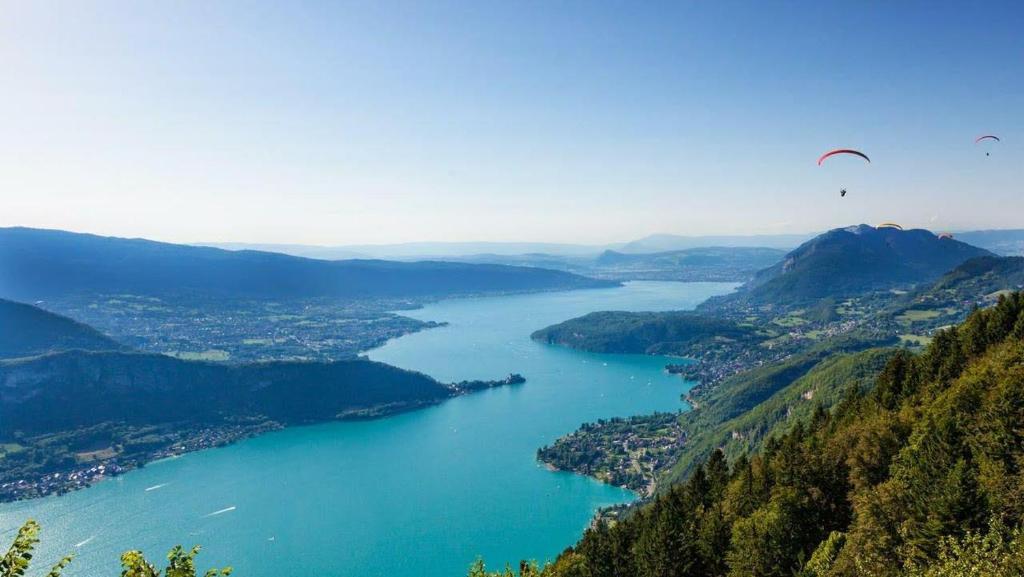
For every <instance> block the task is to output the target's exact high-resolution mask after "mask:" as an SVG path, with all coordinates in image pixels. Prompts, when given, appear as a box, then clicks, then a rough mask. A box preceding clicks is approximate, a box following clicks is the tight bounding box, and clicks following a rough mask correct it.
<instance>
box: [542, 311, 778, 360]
mask: <svg viewBox="0 0 1024 577" xmlns="http://www.w3.org/2000/svg"><path fill="white" fill-rule="evenodd" d="M530 336H531V337H532V338H533V339H534V340H537V341H541V342H545V343H548V344H559V345H565V346H569V347H572V348H576V349H582V350H585V351H593V352H599V353H645V354H686V353H692V350H691V349H692V348H693V347H695V346H697V345H700V344H701V343H705V342H708V341H711V340H714V341H719V342H725V341H730V342H745V343H756V342H758V341H759V340H761V337H760V336H759V335H758V334H757V333H756V332H755V331H754V330H752V329H751V328H750V327H745V326H741V325H739V324H737V323H735V322H733V321H730V320H726V319H717V318H712V317H706V316H700V315H696V314H694V313H691V312H685V311H671V312H661V313H653V312H624V311H606V312H595V313H590V314H587V315H583V316H582V317H577V318H574V319H569V320H567V321H565V322H561V323H558V324H556V325H552V326H550V327H546V328H543V329H540V330H538V331H535V332H534V333H533V334H532V335H530Z"/></svg>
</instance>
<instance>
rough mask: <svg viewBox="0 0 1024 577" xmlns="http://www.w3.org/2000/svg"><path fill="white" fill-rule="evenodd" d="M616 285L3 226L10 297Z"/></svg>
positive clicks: (0, 254)
mask: <svg viewBox="0 0 1024 577" xmlns="http://www.w3.org/2000/svg"><path fill="white" fill-rule="evenodd" d="M612 285H614V283H612V282H609V281H601V280H594V279H589V278H584V277H581V276H579V275H575V274H572V273H567V272H564V271H554V270H546V269H540V268H534V267H513V266H504V265H493V264H468V263H451V262H433V261H427V262H412V263H405V262H390V261H379V260H347V261H324V260H317V259H309V258H300V257H294V256H289V255H284V254H277V253H268V252H259V251H228V250H223V249H217V248H206V247H195V246H187V245H176V244H168V243H161V242H154V241H149V240H142V239H124V238H113V237H102V236H95V235H90V234H78V233H71V232H64V231H55V230H39V229H28V228H4V229H0V297H6V298H12V299H16V300H28V301H34V300H41V299H46V298H51V297H56V296H63V295H68V294H74V293H107V294H116V293H131V294H144V295H163V294H188V295H195V296H229V297H231V298H260V297H262V298H295V297H338V298H375V297H439V296H450V295H466V294H486V293H503V292H522V291H536V290H555V289H572V288H585V287H601V286H612Z"/></svg>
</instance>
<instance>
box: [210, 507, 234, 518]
mask: <svg viewBox="0 0 1024 577" xmlns="http://www.w3.org/2000/svg"><path fill="white" fill-rule="evenodd" d="M235 509H236V507H235V506H234V505H232V506H231V507H226V508H224V509H221V510H220V511H214V512H213V513H209V514H207V515H203V519H205V518H207V517H215V516H217V515H223V514H224V513H229V512H231V511H234V510H235Z"/></svg>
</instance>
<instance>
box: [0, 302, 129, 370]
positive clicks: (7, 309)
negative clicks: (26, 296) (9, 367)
mask: <svg viewBox="0 0 1024 577" xmlns="http://www.w3.org/2000/svg"><path fill="white" fill-rule="evenodd" d="M121 348H122V347H121V345H120V344H118V343H117V342H115V341H114V340H112V339H110V338H108V337H106V336H104V335H103V334H102V333H100V332H99V331H97V330H95V329H93V328H92V327H89V326H87V325H84V324H82V323H79V322H76V321H73V320H71V319H69V318H67V317H63V316H60V315H57V314H53V313H51V312H47V311H44V310H43V309H40V308H38V307H34V306H32V305H27V304H23V303H18V302H14V301H9V300H4V299H0V358H16V357H30V356H34V355H40V354H43V353H48V352H54V351H66V350H71V349H83V350H117V349H121Z"/></svg>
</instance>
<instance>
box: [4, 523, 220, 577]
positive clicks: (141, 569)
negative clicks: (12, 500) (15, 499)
mask: <svg viewBox="0 0 1024 577" xmlns="http://www.w3.org/2000/svg"><path fill="white" fill-rule="evenodd" d="M38 543H39V524H38V523H36V522H35V521H31V520H30V521H28V522H27V523H25V524H24V525H23V526H22V527H21V529H19V530H18V535H17V536H16V537H15V538H14V542H13V543H12V544H11V547H10V549H8V550H7V553H6V554H5V555H4V556H3V558H2V559H0V577H21V576H22V575H25V573H26V571H28V569H29V565H30V563H31V561H32V555H33V551H34V550H35V547H36V545H37V544H38ZM198 554H199V546H198V545H196V546H195V547H192V549H190V550H188V551H186V550H185V549H184V548H183V547H182V546H181V545H178V546H177V547H175V548H173V549H171V552H170V553H168V554H167V567H166V568H165V569H164V570H163V571H162V572H163V574H164V576H165V577H196V575H198V573H196V564H195V559H196V555H198ZM70 563H71V556H70V555H69V556H66V557H63V558H61V559H60V561H58V562H57V564H56V565H54V566H53V568H51V569H50V572H49V573H47V574H46V577H60V575H61V573H62V572H63V571H64V568H65V567H67V566H68V564H70ZM121 569H122V570H121V577H159V575H160V573H161V571H160V570H159V569H157V568H156V566H155V565H153V564H152V563H150V562H149V561H147V560H146V557H145V556H144V555H143V554H142V552H141V551H126V552H125V553H124V554H123V555H121ZM230 574H231V568H230V567H224V568H222V569H209V570H207V571H206V573H203V575H204V577H217V576H221V577H226V576H227V575H230Z"/></svg>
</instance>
